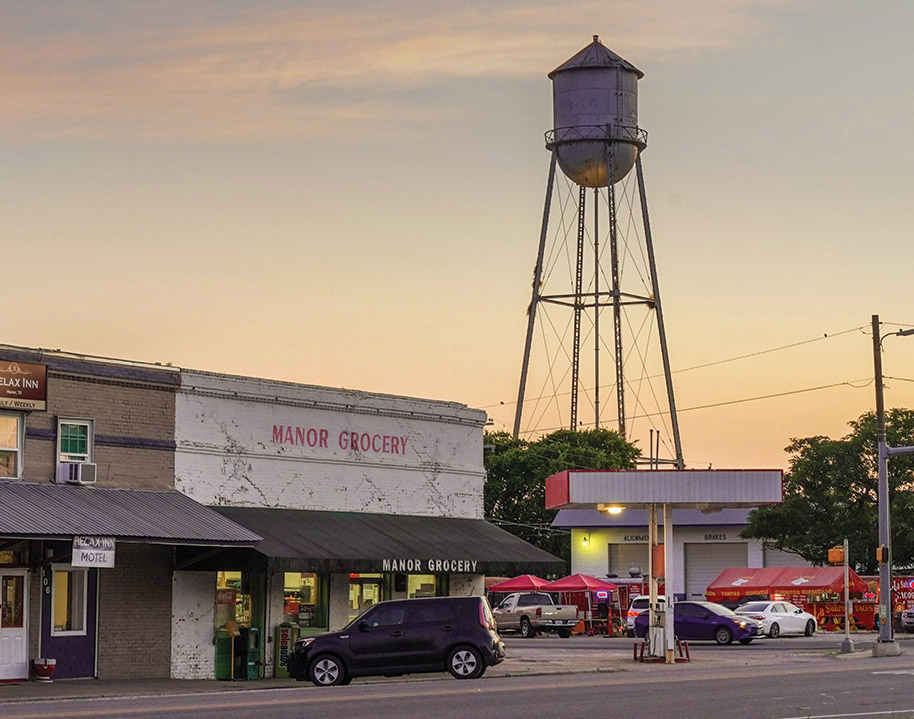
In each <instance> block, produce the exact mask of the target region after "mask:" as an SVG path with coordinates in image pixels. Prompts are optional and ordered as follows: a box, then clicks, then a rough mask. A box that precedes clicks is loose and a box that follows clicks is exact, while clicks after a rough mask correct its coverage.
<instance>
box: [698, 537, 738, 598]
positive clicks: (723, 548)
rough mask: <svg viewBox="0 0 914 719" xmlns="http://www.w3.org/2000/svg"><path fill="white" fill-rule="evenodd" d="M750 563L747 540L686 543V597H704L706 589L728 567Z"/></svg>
mask: <svg viewBox="0 0 914 719" xmlns="http://www.w3.org/2000/svg"><path fill="white" fill-rule="evenodd" d="M748 564H749V545H748V544H747V543H746V542H729V543H721V544H697V543H696V544H686V545H685V588H686V599H704V598H705V589H707V588H708V585H709V584H710V583H711V582H713V581H714V580H715V579H716V578H717V575H718V574H720V573H721V572H722V571H724V570H725V569H727V568H728V567H745V566H748Z"/></svg>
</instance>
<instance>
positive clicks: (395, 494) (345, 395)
mask: <svg viewBox="0 0 914 719" xmlns="http://www.w3.org/2000/svg"><path fill="white" fill-rule="evenodd" d="M183 381H184V387H183V388H182V390H181V392H180V393H179V395H178V397H177V401H176V410H175V411H176V430H175V431H176V442H177V455H176V458H175V486H176V488H177V489H179V490H180V491H182V492H184V493H185V494H187V495H189V496H191V497H193V498H194V499H195V500H197V501H199V502H202V503H204V504H224V505H234V506H260V507H288V508H293V509H316V510H329V511H365V512H375V513H381V514H391V513H402V514H412V515H424V516H445V517H466V518H472V519H478V518H481V517H482V513H483V485H484V482H485V471H484V468H483V463H482V427H483V423H484V421H485V413H484V412H481V411H479V410H471V409H468V408H467V407H465V406H464V405H459V404H455V403H450V402H434V401H431V400H418V399H411V398H406V397H391V396H388V395H376V394H370V393H364V392H353V391H350V390H338V389H328V388H318V387H308V386H304V385H292V384H287V383H277V382H271V381H267V380H258V379H251V378H242V377H228V376H225V375H210V374H206V373H193V372H188V373H185V374H184V375H183ZM353 437H356V438H357V439H358V441H359V443H360V447H359V449H358V450H352V449H351V448H350V446H349V445H351V443H352V440H353Z"/></svg>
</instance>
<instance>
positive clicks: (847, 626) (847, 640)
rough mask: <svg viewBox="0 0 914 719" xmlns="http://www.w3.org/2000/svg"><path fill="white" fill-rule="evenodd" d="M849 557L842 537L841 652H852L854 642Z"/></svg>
mask: <svg viewBox="0 0 914 719" xmlns="http://www.w3.org/2000/svg"><path fill="white" fill-rule="evenodd" d="M850 586H851V582H850V558H849V554H848V546H847V537H845V538H844V641H843V642H841V653H842V654H852V653H853V651H854V642H853V641H851V609H850V607H851V593H850Z"/></svg>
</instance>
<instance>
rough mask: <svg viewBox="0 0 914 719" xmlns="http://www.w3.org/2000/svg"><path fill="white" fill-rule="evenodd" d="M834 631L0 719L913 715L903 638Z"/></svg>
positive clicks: (593, 640) (60, 690)
mask: <svg viewBox="0 0 914 719" xmlns="http://www.w3.org/2000/svg"><path fill="white" fill-rule="evenodd" d="M873 638H874V637H871V636H866V635H858V636H857V637H855V641H857V643H858V647H861V646H862V645H864V644H865V643H867V642H871V641H872V640H873ZM841 639H842V637H841V636H835V635H820V636H817V637H811V638H797V639H792V638H791V639H786V638H785V639H778V640H761V641H759V642H757V643H756V642H753V643H752V644H751V645H749V646H740V645H735V646H729V647H717V646H716V645H713V644H703V643H695V644H694V645H693V646H692V659H693V660H692V662H690V663H688V664H685V663H683V664H677V665H675V666H667V665H662V664H660V665H658V664H642V663H638V662H633V661H632V658H631V649H632V646H633V644H634V642H633V641H632V640H630V639H621V638H614V639H606V638H603V637H573V638H571V639H568V640H562V639H557V638H556V639H552V638H545V637H544V638H535V639H529V640H525V639H520V638H508V640H507V644H508V650H509V657H510V659H509V660H508V661H506V662H504V663H503V664H501V665H500V666H498V667H493V668H492V669H490V670H489V672H487V674H486V676H485V677H484V678H483V679H481V680H478V681H457V680H454V679H451V678H449V677H448V676H447V675H426V676H416V677H405V678H400V679H383V680H378V679H361V680H356V681H355V682H353V684H352V685H350V686H348V687H334V688H329V689H325V688H322V689H319V688H317V687H313V686H311V685H310V684H303V683H296V682H293V681H282V680H271V681H266V682H180V681H174V680H162V681H150V682H120V683H119V682H113V681H112V682H105V681H98V682H94V681H92V680H89V681H80V682H54V683H53V684H52V685H43V686H41V685H39V686H36V684H37V683H36V682H30V683H29V684H28V685H19V686H15V687H10V686H2V685H0V719H14V718H15V719H48V718H49V717H55V718H57V719H78V718H85V717H97V718H98V719H119V718H120V719H126V718H127V717H130V718H131V719H152V718H153V717H158V718H160V717H175V719H183V718H184V717H188V718H191V717H193V718H198V717H199V718H200V719H207V718H209V717H213V719H215V718H216V717H218V719H235V718H237V719H266V718H268V717H269V719H277V718H278V717H320V718H322V717H324V716H327V717H328V719H329V717H330V716H333V717H336V716H340V717H345V718H346V719H359V718H360V717H365V718H366V719H367V718H368V717H371V718H372V719H375V718H376V717H384V716H386V715H390V716H391V717H396V718H397V719H400V718H401V717H402V718H403V719H409V718H410V717H417V718H418V717H422V719H428V718H429V717H434V719H458V717H459V718H460V719H464V718H465V717H467V716H472V717H480V718H486V717H492V718H493V719H531V717H543V716H546V717H550V718H551V717H561V718H562V719H566V718H567V719H577V718H578V717H580V719H596V718H597V717H603V716H606V715H607V713H615V712H616V711H624V712H625V713H626V714H630V713H635V714H636V715H638V716H644V717H649V716H663V717H670V718H672V719H675V718H683V719H690V718H692V717H694V718H696V719H711V718H713V719H717V718H718V717H719V718H720V719H731V718H733V719H736V718H737V717H739V719H746V718H747V717H749V718H753V717H759V718H761V719H793V718H794V717H814V718H817V719H825V718H826V717H827V718H828V719H837V718H838V717H850V716H874V717H904V716H910V717H914V642H901V643H900V646H901V648H902V654H901V656H898V657H885V658H879V659H874V658H872V657H871V656H870V655H869V653H868V652H865V651H861V652H858V653H856V654H854V655H851V656H843V657H839V656H837V654H836V652H837V648H838V646H839V645H840V641H841ZM909 647H910V649H908V648H909ZM42 692H47V695H46V696H45V695H42ZM17 697H18V699H17ZM55 697H56V698H55ZM25 699H28V700H25Z"/></svg>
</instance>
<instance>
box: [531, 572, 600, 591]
mask: <svg viewBox="0 0 914 719" xmlns="http://www.w3.org/2000/svg"><path fill="white" fill-rule="evenodd" d="M615 588H616V585H615V584H612V583H611V582H605V581H603V580H602V579H597V578H596V577H591V576H590V575H589V574H572V575H571V576H569V577H564V578H562V579H556V580H555V581H554V582H548V583H547V584H544V585H543V586H542V587H540V589H543V590H544V591H547V592H586V591H591V590H595V589H606V590H609V591H612V590H613V589H615Z"/></svg>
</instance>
